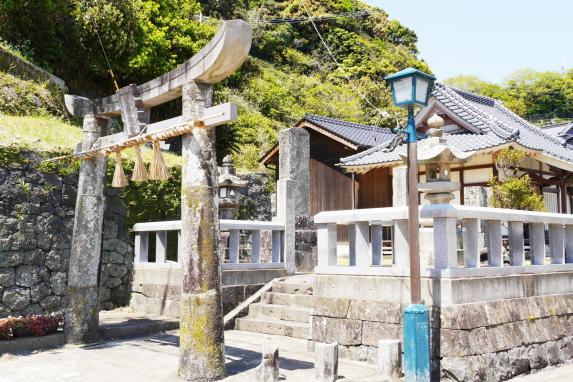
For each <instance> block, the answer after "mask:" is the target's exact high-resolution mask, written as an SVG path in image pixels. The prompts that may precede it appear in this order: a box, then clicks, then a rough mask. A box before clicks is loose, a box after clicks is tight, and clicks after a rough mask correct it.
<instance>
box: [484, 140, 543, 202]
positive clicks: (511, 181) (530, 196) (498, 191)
mask: <svg viewBox="0 0 573 382" xmlns="http://www.w3.org/2000/svg"><path fill="white" fill-rule="evenodd" d="M525 156H526V155H525V151H523V150H517V149H514V148H512V147H509V148H507V149H505V150H502V151H501V152H500V154H499V156H498V157H497V160H496V163H495V164H496V167H497V169H498V171H499V174H500V175H503V178H502V179H501V180H499V179H495V178H492V179H491V180H490V181H489V185H490V187H491V189H492V195H491V197H490V199H489V203H490V205H491V206H492V207H496V208H510V209H516V210H526V211H545V210H546V208H545V203H544V202H543V197H542V196H541V195H539V194H537V193H536V192H535V191H534V190H533V186H532V185H531V178H529V175H527V174H522V175H519V163H520V162H521V161H522V160H523V159H524V158H525Z"/></svg>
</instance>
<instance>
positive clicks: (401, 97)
mask: <svg viewBox="0 0 573 382" xmlns="http://www.w3.org/2000/svg"><path fill="white" fill-rule="evenodd" d="M392 87H393V88H394V89H393V90H394V98H395V102H396V104H403V103H409V102H412V93H413V92H412V90H413V88H414V87H413V86H412V77H406V78H402V79H400V80H397V81H394V82H393V83H392Z"/></svg>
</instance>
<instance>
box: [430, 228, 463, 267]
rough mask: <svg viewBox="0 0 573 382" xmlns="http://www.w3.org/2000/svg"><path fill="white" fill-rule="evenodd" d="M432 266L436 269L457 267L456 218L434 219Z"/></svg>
mask: <svg viewBox="0 0 573 382" xmlns="http://www.w3.org/2000/svg"><path fill="white" fill-rule="evenodd" d="M434 264H435V267H436V268H438V269H451V268H457V266H458V252H457V233H456V218H434Z"/></svg>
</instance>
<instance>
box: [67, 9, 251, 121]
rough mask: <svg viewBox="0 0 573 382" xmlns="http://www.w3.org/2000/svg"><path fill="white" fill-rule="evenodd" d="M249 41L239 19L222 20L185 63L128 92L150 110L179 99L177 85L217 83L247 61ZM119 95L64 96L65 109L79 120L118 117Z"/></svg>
mask: <svg viewBox="0 0 573 382" xmlns="http://www.w3.org/2000/svg"><path fill="white" fill-rule="evenodd" d="M251 41H252V29H251V27H250V26H249V24H247V23H246V22H244V21H242V20H230V21H224V22H223V25H222V27H221V28H220V29H219V31H218V32H217V34H216V35H215V37H213V38H212V39H211V41H209V43H207V45H205V46H204V47H203V49H201V50H200V51H199V52H198V53H197V54H195V55H194V56H193V57H191V58H190V59H189V60H187V61H185V62H184V63H182V64H181V65H179V66H177V67H176V68H175V69H173V70H172V71H170V72H167V73H165V74H162V75H161V76H159V77H157V78H154V79H153V80H151V81H149V82H146V83H144V84H142V85H139V86H135V85H132V89H133V90H134V93H135V94H136V96H137V97H138V98H139V99H140V100H141V102H142V106H143V107H144V108H150V107H153V106H157V105H161V104H162V103H165V102H168V101H171V100H173V99H176V98H178V97H180V96H181V86H182V85H183V84H184V83H186V82H189V81H200V82H205V83H210V84H215V83H217V82H220V81H222V80H224V79H225V78H227V77H228V76H230V75H231V74H232V73H233V72H234V71H235V70H237V69H238V68H239V67H240V66H241V65H242V64H243V62H244V61H245V60H246V59H247V57H248V55H249V50H250V49H251ZM124 89H125V88H124ZM120 95H121V92H120V93H118V94H113V95H111V96H108V97H105V98H100V99H97V100H93V101H91V102H86V101H89V100H87V99H86V98H82V97H76V96H68V95H67V96H66V106H67V108H68V111H69V112H70V113H71V114H72V115H74V116H80V117H81V116H83V115H85V114H86V113H90V114H92V113H93V114H95V115H99V116H119V115H121V106H120ZM90 104H91V105H90ZM86 107H87V109H86Z"/></svg>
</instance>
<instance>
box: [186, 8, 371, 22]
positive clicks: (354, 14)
mask: <svg viewBox="0 0 573 382" xmlns="http://www.w3.org/2000/svg"><path fill="white" fill-rule="evenodd" d="M371 14H372V12H371V11H355V12H341V13H331V14H327V15H322V16H315V17H312V21H314V22H320V21H327V20H333V19H338V18H360V17H367V16H370V15H371ZM193 18H194V19H197V20H200V21H203V20H209V19H213V17H208V16H204V15H198V16H197V15H196V16H194V17H193ZM247 22H248V23H249V24H298V23H308V22H311V20H309V18H307V17H291V18H276V19H255V20H247Z"/></svg>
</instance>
